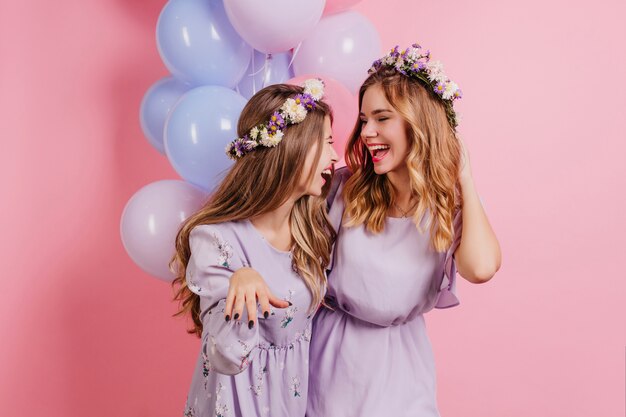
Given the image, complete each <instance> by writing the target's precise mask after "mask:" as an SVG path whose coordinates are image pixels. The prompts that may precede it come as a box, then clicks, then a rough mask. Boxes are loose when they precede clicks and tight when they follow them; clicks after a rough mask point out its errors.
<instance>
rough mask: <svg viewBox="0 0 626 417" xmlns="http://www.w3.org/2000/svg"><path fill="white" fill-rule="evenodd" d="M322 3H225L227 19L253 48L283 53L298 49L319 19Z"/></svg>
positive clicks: (275, 0) (321, 0) (288, 0)
mask: <svg viewBox="0 0 626 417" xmlns="http://www.w3.org/2000/svg"><path fill="white" fill-rule="evenodd" d="M324 4H325V1H324V0H305V1H293V0H263V1H260V0H224V8H225V9H226V14H227V15H228V19H230V22H231V23H232V25H233V26H234V28H235V29H237V32H239V34H240V35H241V37H242V38H244V39H245V40H246V42H248V43H249V44H250V45H252V46H253V47H254V49H256V50H258V51H261V52H265V53H274V52H285V51H287V50H289V49H291V48H293V47H295V46H297V45H298V44H299V43H300V42H302V40H303V39H304V38H305V37H307V36H308V34H309V32H310V31H311V29H313V27H315V25H316V24H317V22H318V21H319V20H320V17H322V11H323V10H324Z"/></svg>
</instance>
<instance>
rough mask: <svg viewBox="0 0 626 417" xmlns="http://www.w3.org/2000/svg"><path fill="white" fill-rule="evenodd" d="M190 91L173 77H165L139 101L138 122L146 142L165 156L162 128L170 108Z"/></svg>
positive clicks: (188, 86) (186, 85) (187, 86)
mask: <svg viewBox="0 0 626 417" xmlns="http://www.w3.org/2000/svg"><path fill="white" fill-rule="evenodd" d="M190 89H191V86H190V85H189V84H185V83H183V82H182V81H179V80H177V79H176V78H174V77H165V78H162V79H160V80H159V81H157V82H156V83H154V84H153V85H152V87H150V88H149V89H148V91H147V92H146V94H145V95H144V96H143V100H142V101H141V108H140V110H139V121H140V122H141V129H142V130H143V133H144V135H145V136H146V138H147V139H148V142H150V144H151V145H152V146H154V147H155V149H156V150H157V151H159V152H161V153H162V154H163V155H165V145H164V144H163V128H164V127H165V120H166V119H167V116H168V115H169V113H170V111H171V110H172V107H174V104H176V102H177V101H178V99H180V98H181V96H182V95H183V94H185V93H186V92H187V91H189V90H190Z"/></svg>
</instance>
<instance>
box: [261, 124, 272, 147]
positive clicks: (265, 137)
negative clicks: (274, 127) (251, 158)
mask: <svg viewBox="0 0 626 417" xmlns="http://www.w3.org/2000/svg"><path fill="white" fill-rule="evenodd" d="M259 136H260V137H261V139H260V140H259V142H261V144H262V145H264V146H267V145H265V143H266V142H267V143H269V137H270V135H269V133H268V132H267V128H266V127H263V128H261V130H260V131H259Z"/></svg>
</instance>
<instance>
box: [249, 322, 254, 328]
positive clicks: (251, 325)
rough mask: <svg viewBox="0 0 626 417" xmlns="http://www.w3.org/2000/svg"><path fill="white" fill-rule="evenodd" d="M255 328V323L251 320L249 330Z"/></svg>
mask: <svg viewBox="0 0 626 417" xmlns="http://www.w3.org/2000/svg"><path fill="white" fill-rule="evenodd" d="M253 327H254V322H253V321H252V320H250V321H249V322H248V329H251V328H253Z"/></svg>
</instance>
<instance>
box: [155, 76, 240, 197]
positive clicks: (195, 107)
mask: <svg viewBox="0 0 626 417" xmlns="http://www.w3.org/2000/svg"><path fill="white" fill-rule="evenodd" d="M245 105H246V99H245V98H243V97H241V96H240V95H239V94H237V93H235V92H234V91H233V90H231V89H228V88H226V87H220V86H212V85H207V86H203V87H197V88H194V89H193V90H189V91H188V92H187V93H185V95H183V96H182V97H181V99H180V100H179V101H178V103H176V105H175V106H174V108H173V109H172V111H171V113H170V117H169V118H168V119H167V122H166V123H165V153H166V154H167V157H168V159H169V160H170V163H171V164H172V166H173V167H174V169H175V170H176V172H178V174H179V175H180V176H181V177H183V178H184V179H185V180H187V181H188V182H190V183H192V184H195V185H197V186H199V187H201V188H203V189H205V190H207V191H211V190H212V189H213V188H214V187H215V185H216V184H217V183H218V182H219V179H220V178H219V177H220V175H221V174H222V173H223V172H225V171H226V170H227V169H228V168H229V167H230V165H231V163H232V161H231V160H230V159H228V157H227V156H226V154H225V151H224V149H225V148H226V145H227V144H228V143H229V142H231V141H232V140H234V139H236V138H237V121H238V120H239V114H240V113H241V110H243V107H244V106H245Z"/></svg>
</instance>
